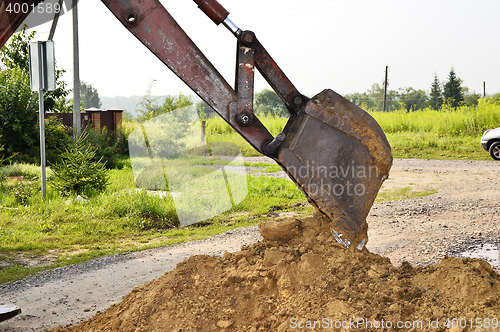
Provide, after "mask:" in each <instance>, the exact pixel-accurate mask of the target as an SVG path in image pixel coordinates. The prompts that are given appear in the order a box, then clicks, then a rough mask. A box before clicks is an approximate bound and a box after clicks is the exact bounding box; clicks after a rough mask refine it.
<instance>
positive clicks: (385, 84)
mask: <svg viewBox="0 0 500 332" xmlns="http://www.w3.org/2000/svg"><path fill="white" fill-rule="evenodd" d="M387 69H388V66H385V80H384V104H383V105H382V108H383V110H382V111H383V112H385V108H386V105H387V104H386V102H387Z"/></svg>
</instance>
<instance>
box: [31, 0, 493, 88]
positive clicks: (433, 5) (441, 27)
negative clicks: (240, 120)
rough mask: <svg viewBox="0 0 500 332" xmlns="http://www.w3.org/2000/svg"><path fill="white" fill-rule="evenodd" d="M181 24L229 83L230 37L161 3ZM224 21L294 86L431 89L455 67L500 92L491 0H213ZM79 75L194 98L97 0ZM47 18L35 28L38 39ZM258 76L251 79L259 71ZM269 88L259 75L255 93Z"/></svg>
mask: <svg viewBox="0 0 500 332" xmlns="http://www.w3.org/2000/svg"><path fill="white" fill-rule="evenodd" d="M161 3H162V4H163V5H164V6H165V7H166V8H167V10H168V11H169V12H170V13H171V14H172V16H173V17H174V18H175V19H176V20H177V22H178V23H179V24H180V26H181V27H182V28H183V29H184V30H185V31H186V32H187V33H188V34H189V35H190V36H191V38H192V39H193V40H194V41H195V43H197V45H198V47H199V48H200V49H201V50H202V51H203V52H204V53H205V54H206V56H207V57H208V58H209V59H210V60H211V61H212V62H213V63H214V65H215V66H216V67H217V68H218V70H219V71H220V72H221V73H222V75H223V76H224V77H225V78H226V80H228V82H230V83H231V84H233V82H234V68H235V47H236V39H235V37H234V36H233V35H232V34H231V33H230V32H229V31H227V29H226V28H224V27H223V26H222V25H220V26H215V24H213V23H212V21H211V20H210V19H208V18H207V17H206V16H205V14H203V13H202V12H201V11H200V10H199V9H198V8H197V6H196V4H195V3H194V2H193V1H190V0H162V1H161ZM220 3H221V4H222V5H223V6H224V7H225V8H226V9H227V10H228V11H229V12H230V13H231V14H230V16H229V18H230V19H231V20H232V21H233V22H234V23H236V24H237V25H238V26H239V27H240V28H241V29H242V30H252V31H254V32H255V33H256V35H257V37H258V38H259V40H260V41H261V43H262V44H263V45H264V47H265V48H266V49H267V50H268V51H269V53H270V54H271V55H272V57H273V58H274V59H275V60H276V62H277V63H278V64H279V66H280V67H281V68H282V69H283V71H284V72H285V73H286V74H287V76H288V77H289V78H290V80H291V81H292V82H293V83H294V85H295V86H296V87H297V88H298V89H299V91H300V92H301V93H303V94H305V95H313V94H316V93H319V92H321V91H322V90H323V89H325V88H331V89H333V90H334V91H336V92H338V93H340V94H347V93H354V92H364V91H366V90H367V89H369V88H370V87H371V86H372V84H373V83H382V81H383V78H384V71H385V66H386V65H387V66H389V88H390V89H394V90H398V89H399V88H401V87H413V88H415V89H424V90H429V88H430V85H431V83H432V81H433V79H434V74H437V75H438V78H439V80H440V81H442V82H443V81H445V80H446V79H447V76H448V73H449V71H450V69H451V68H452V67H453V68H454V69H455V72H456V74H457V76H458V77H460V78H461V79H462V80H463V85H464V86H467V87H469V89H470V90H472V91H476V92H478V93H481V94H482V92H483V81H486V92H487V94H493V93H496V92H500V62H499V60H498V59H499V55H500V43H499V42H498V33H499V32H500V19H499V18H498V15H499V13H500V1H498V0H308V1H304V0H300V1H299V0H220ZM78 6H79V20H80V24H79V27H80V78H81V80H82V81H86V82H90V83H91V84H92V85H93V86H94V87H95V88H97V90H98V92H99V94H100V95H101V96H107V97H113V96H117V95H118V96H130V95H144V94H145V93H146V90H147V88H148V86H149V84H150V82H151V81H152V80H153V79H154V80H156V81H155V82H154V84H155V86H154V89H153V94H155V95H166V94H177V93H179V92H183V93H184V94H191V93H192V92H191V90H190V89H189V88H188V87H187V86H185V85H184V84H183V83H182V81H180V80H179V79H178V78H177V77H176V76H175V75H173V74H172V73H171V72H170V70H169V69H168V68H167V67H166V66H164V65H163V64H162V63H161V62H160V61H159V60H158V59H157V58H156V57H155V56H154V55H153V54H152V53H150V52H149V50H147V49H146V48H145V47H144V46H143V45H142V44H141V43H140V42H139V41H138V40H137V39H136V38H135V37H134V36H132V34H131V33H130V32H129V31H128V30H127V29H125V28H124V27H123V26H122V25H121V23H120V22H119V21H118V20H117V19H116V18H115V17H114V16H113V15H112V14H111V12H110V11H109V10H108V9H107V8H106V7H105V6H104V5H103V4H102V3H101V1H99V0H80V2H79V4H78ZM49 29H50V23H49V24H44V25H42V26H38V27H36V28H35V30H37V31H39V33H38V34H37V37H36V39H37V40H45V39H46V38H47V35H48V31H49ZM71 31H72V25H71V15H69V14H66V15H63V16H62V17H61V18H60V20H59V24H58V28H57V31H56V34H55V37H54V42H55V49H56V59H57V61H58V65H59V67H61V68H64V69H66V71H67V73H66V76H65V77H64V79H65V80H66V81H67V82H68V83H70V85H72V80H73V69H72V68H73V64H72V61H73V60H72V38H71V35H72V32H71ZM257 76H258V75H257ZM266 87H267V84H266V83H265V82H264V81H263V79H261V78H260V77H259V78H258V79H257V81H256V91H260V90H262V89H264V88H266Z"/></svg>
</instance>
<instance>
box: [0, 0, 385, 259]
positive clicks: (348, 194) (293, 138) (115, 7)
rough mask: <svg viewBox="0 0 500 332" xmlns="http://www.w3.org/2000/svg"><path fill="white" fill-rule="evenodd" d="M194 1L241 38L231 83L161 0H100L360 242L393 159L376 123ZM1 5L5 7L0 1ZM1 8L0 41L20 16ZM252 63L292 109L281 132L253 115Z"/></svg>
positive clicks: (345, 240) (340, 232)
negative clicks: (295, 74)
mask: <svg viewBox="0 0 500 332" xmlns="http://www.w3.org/2000/svg"><path fill="white" fill-rule="evenodd" d="M18 1H20V0H18ZM31 1H33V2H35V3H36V2H37V0H31ZM194 1H195V3H196V4H197V5H198V7H199V8H200V9H201V10H202V11H204V12H205V14H207V16H208V17H209V18H211V19H212V21H214V23H216V24H217V25H219V24H221V23H222V24H223V25H224V26H226V27H227V28H228V29H229V30H230V31H231V32H232V33H233V34H234V35H235V37H236V38H237V69H236V81H235V86H234V88H232V87H231V86H230V84H229V83H228V82H227V81H226V80H225V79H224V78H223V77H222V75H221V74H220V73H219V72H218V71H217V69H216V68H215V67H214V66H213V65H212V63H211V62H210V61H209V60H208V59H207V58H206V57H205V56H204V55H203V53H202V52H201V51H200V50H199V49H198V47H197V46H196V45H195V44H194V43H193V41H192V40H191V39H190V38H189V36H188V35H187V34H186V33H185V32H184V30H182V28H181V27H180V26H179V25H178V24H177V22H176V21H175V20H174V18H173V17H172V16H171V15H170V14H169V13H168V11H167V10H166V9H165V8H164V7H163V5H162V4H161V3H160V2H159V1H158V0H102V2H103V3H104V4H105V5H106V7H107V8H108V9H109V10H110V11H111V12H112V13H113V14H114V15H115V16H116V18H117V19H118V20H119V21H120V22H121V23H122V24H123V25H124V26H125V27H126V28H127V29H128V30H129V31H130V32H131V33H132V34H134V35H135V36H136V37H137V39H138V40H139V41H140V42H142V43H143V44H144V46H146V47H147V48H148V49H149V50H150V51H151V52H152V53H154V54H155V55H156V56H157V57H158V59H159V60H161V61H162V62H163V63H164V64H165V65H166V66H167V67H169V68H170V69H171V70H172V71H173V72H174V73H175V74H176V75H177V76H178V77H179V78H180V79H181V80H182V81H184V82H185V83H186V84H187V85H188V86H189V87H190V88H191V89H192V90H193V91H194V92H195V93H196V94H197V95H198V96H199V97H200V98H201V99H203V100H204V101H205V102H206V103H207V104H208V105H210V106H211V107H212V108H213V109H214V110H215V111H216V112H217V113H218V114H219V115H220V116H221V117H222V118H223V119H224V120H225V121H227V122H228V123H229V124H230V125H231V126H232V127H233V128H234V129H235V130H236V131H237V132H238V133H239V134H240V135H241V136H243V137H244V138H245V139H246V140H247V141H248V142H249V143H250V144H251V145H252V146H253V147H254V148H255V149H256V150H258V151H259V152H261V153H262V154H264V155H267V156H269V157H271V158H273V159H274V160H275V161H276V162H277V163H278V164H279V165H280V166H281V167H282V168H283V169H284V170H285V172H286V173H287V174H288V175H289V177H290V178H291V180H292V181H294V182H295V183H296V184H297V186H298V187H299V188H300V189H301V190H302V192H303V193H304V194H305V195H306V197H307V198H308V200H309V202H310V203H311V204H312V205H313V206H315V207H316V211H317V213H321V214H324V215H326V216H327V217H328V218H329V219H330V220H331V233H332V235H333V236H334V237H335V238H336V239H337V241H338V242H340V243H342V244H344V245H345V246H346V247H351V246H353V247H357V248H359V249H361V248H363V246H364V245H365V244H366V241H367V225H366V217H367V215H368V213H369V210H370V208H371V206H372V205H373V202H374V200H375V197H376V195H377V193H378V191H379V189H380V186H381V184H382V182H383V181H384V180H385V179H386V178H387V177H388V174H389V170H390V167H391V165H392V153H391V149H390V146H389V143H388V141H387V139H386V137H385V135H384V133H383V131H382V129H381V128H380V126H379V125H378V123H377V122H376V121H375V120H374V119H373V118H372V117H371V116H370V115H369V114H368V113H367V112H365V111H363V110H362V109H361V108H359V107H358V106H356V105H354V104H353V103H351V102H350V101H348V100H346V99H345V98H343V97H342V96H340V95H338V94H337V93H335V92H334V91H332V90H329V89H326V90H324V91H323V92H321V93H319V94H318V95H316V96H314V97H312V98H308V97H306V96H304V95H302V94H301V93H300V92H299V91H298V90H297V89H296V88H295V86H294V85H293V84H292V83H291V82H290V80H289V79H288V78H287V77H286V75H285V74H284V72H283V71H282V70H281V69H280V67H279V66H278V65H277V63H276V62H275V61H274V60H273V58H272V57H271V56H270V55H269V53H268V52H267V51H266V50H265V48H264V47H263V46H262V44H261V43H260V42H259V41H258V39H257V38H256V36H255V34H254V33H253V32H251V31H241V30H240V29H239V28H238V27H237V26H236V25H235V24H234V23H233V22H231V21H230V20H229V19H228V14H229V12H228V11H226V10H225V9H224V8H223V7H222V6H221V5H220V4H219V3H218V2H217V1H215V0H194ZM0 5H1V6H4V2H2V1H1V0H0ZM0 8H2V9H3V10H4V7H0ZM0 13H1V15H2V16H1V17H2V21H1V23H0V27H2V29H3V30H0V36H1V38H3V39H1V40H0V41H2V43H5V41H6V40H7V39H8V37H9V36H10V35H11V34H12V32H13V31H15V29H16V28H17V27H18V26H19V25H20V24H21V23H22V20H23V19H22V18H19V17H15V15H13V16H12V15H7V16H4V13H5V10H4V11H3V12H1V11H0ZM4 17H6V20H8V22H7V21H5V22H4ZM9 24H10V25H9ZM6 38H7V39H6ZM0 45H3V44H0ZM255 68H256V69H257V70H258V71H259V72H260V73H261V74H262V76H263V77H264V78H265V79H266V80H267V82H268V83H269V84H270V86H271V87H272V88H273V89H274V90H275V91H276V93H277V94H278V95H279V97H280V98H281V99H282V100H283V102H284V103H285V105H286V107H287V109H288V110H289V112H290V117H289V119H288V122H287V124H286V126H285V128H284V129H283V131H282V132H281V133H279V134H278V135H277V136H276V137H273V136H272V135H271V134H270V133H269V131H268V130H267V129H266V128H265V127H264V125H263V124H262V123H261V122H260V120H259V119H258V117H257V116H255V115H254V114H253V95H254V74H255Z"/></svg>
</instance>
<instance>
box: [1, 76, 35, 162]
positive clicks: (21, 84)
mask: <svg viewBox="0 0 500 332" xmlns="http://www.w3.org/2000/svg"><path fill="white" fill-rule="evenodd" d="M0 87H1V88H0V134H1V137H0V145H4V146H5V153H6V155H7V156H12V155H13V154H14V153H21V154H26V153H27V152H28V151H29V150H30V149H31V148H32V147H35V146H37V145H38V144H39V142H40V136H39V132H38V115H37V113H36V112H37V110H38V95H37V94H36V93H34V92H32V91H31V88H30V80H29V76H28V73H27V72H26V71H24V70H22V69H21V68H20V67H14V68H12V69H10V68H9V69H5V70H3V71H1V72H0ZM29 154H32V156H33V157H35V156H36V153H29ZM30 161H31V160H30Z"/></svg>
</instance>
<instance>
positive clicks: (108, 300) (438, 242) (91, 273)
mask: <svg viewBox="0 0 500 332" xmlns="http://www.w3.org/2000/svg"><path fill="white" fill-rule="evenodd" d="M252 161H255V159H252ZM259 161H268V160H264V159H262V160H259ZM499 171H500V163H499V162H494V161H440V160H418V159H398V160H395V161H394V165H393V168H392V170H391V174H390V178H389V179H388V180H387V181H386V182H385V183H384V189H385V190H396V189H398V188H409V189H411V190H419V191H420V190H429V189H432V190H435V191H436V192H437V193H436V194H434V195H431V196H426V197H422V198H414V199H407V200H399V201H391V202H385V203H380V204H376V205H374V206H373V208H372V210H371V212H370V215H369V216H368V218H367V221H368V224H369V242H368V245H367V247H368V249H369V250H370V251H372V252H375V253H378V254H381V255H383V256H387V257H389V258H390V259H391V261H392V262H393V263H394V264H396V265H399V264H400V263H401V262H402V261H404V260H406V261H408V262H410V263H411V264H413V265H425V264H434V263H437V262H439V260H440V259H441V258H442V257H444V256H445V255H460V254H461V253H462V252H464V251H467V250H473V249H475V248H477V247H478V246H485V247H483V249H484V251H485V252H488V254H490V256H492V257H493V258H496V261H495V260H492V261H491V263H492V264H498V245H500V237H499V235H500V223H499V221H500V220H499V212H500V206H499V204H498V202H499V198H498V196H499V189H500V178H499V177H498V172H499ZM260 239H261V237H260V235H259V233H258V229H257V227H248V228H241V229H237V230H232V231H229V232H226V233H224V234H221V235H218V236H215V237H213V238H210V239H206V240H202V241H194V242H190V243H185V244H180V245H173V246H168V247H164V248H157V249H153V250H147V251H142V252H135V253H127V254H122V255H114V256H108V257H103V258H99V259H96V260H93V261H91V262H88V263H84V264H78V265H74V266H67V267H63V268H58V269H54V270H51V271H47V272H44V273H41V274H39V275H37V276H35V277H32V278H28V279H24V280H20V281H17V282H12V283H6V284H3V285H0V294H1V297H0V304H8V303H14V304H16V305H17V306H19V307H20V308H22V310H23V313H22V314H21V315H19V316H17V317H15V318H13V319H10V320H8V321H5V322H0V330H2V331H6V332H14V331H15V332H17V331H36V330H44V329H45V328H48V327H55V326H60V325H66V324H76V323H78V322H80V321H81V320H84V319H86V318H89V317H91V316H93V315H94V314H95V313H96V312H97V311H103V310H105V309H106V308H107V307H109V305H111V304H112V303H114V302H119V301H121V299H122V297H123V296H125V295H126V294H127V293H128V292H129V291H130V290H132V288H133V287H135V286H136V285H139V284H144V283H146V282H148V281H150V280H152V279H155V278H158V277H159V276H161V275H162V274H164V273H165V272H167V271H169V270H171V269H172V268H174V267H175V265H176V264H177V263H179V262H181V261H183V260H184V259H185V258H187V257H188V256H190V255H197V254H208V255H217V256H220V255H222V254H223V253H224V251H226V250H227V251H237V250H239V249H240V248H241V246H242V245H245V244H251V243H253V242H255V241H259V240H260ZM490 245H491V246H490ZM487 249H490V250H487ZM491 254H493V255H491ZM497 271H498V265H497Z"/></svg>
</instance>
